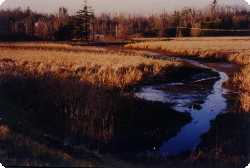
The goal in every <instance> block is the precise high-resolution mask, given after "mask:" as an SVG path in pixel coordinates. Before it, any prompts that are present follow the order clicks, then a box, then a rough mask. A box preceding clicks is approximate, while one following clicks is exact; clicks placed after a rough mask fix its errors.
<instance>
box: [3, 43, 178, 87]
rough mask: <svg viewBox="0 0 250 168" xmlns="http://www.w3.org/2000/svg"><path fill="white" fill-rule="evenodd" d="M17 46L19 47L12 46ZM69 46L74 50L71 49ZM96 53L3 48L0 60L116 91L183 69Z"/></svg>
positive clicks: (29, 69)
mask: <svg viewBox="0 0 250 168" xmlns="http://www.w3.org/2000/svg"><path fill="white" fill-rule="evenodd" d="M4 45H6V44H4ZM18 45H21V44H18ZM43 45H46V46H49V47H52V48H58V47H64V45H63V46H60V45H56V44H42V46H43ZM13 46H15V45H14V44H12V47H13ZM23 46H32V44H23ZM38 46H39V45H38ZM65 46H66V47H68V48H70V47H69V46H68V45H65ZM15 47H16V46H15ZM72 48H74V47H72ZM96 51H97V49H96V48H95V49H94V52H84V51H81V52H73V51H69V52H65V51H54V50H44V49H41V50H33V49H20V48H19V49H15V48H6V47H3V48H2V49H1V52H0V60H1V62H2V64H1V65H2V66H4V65H6V64H9V65H10V64H15V65H18V66H21V67H23V68H24V69H26V70H28V71H35V72H37V73H40V74H43V73H46V72H53V73H57V74H63V73H70V74H75V75H77V76H78V77H79V78H80V79H81V80H83V81H88V82H90V83H93V84H96V85H108V86H116V87H124V86H127V85H132V84H136V83H137V82H139V81H141V80H143V79H144V78H145V77H150V76H155V75H157V74H159V73H161V72H162V71H163V70H166V69H167V68H169V67H173V66H178V65H180V63H177V62H170V61H161V60H153V59H147V58H144V57H142V56H140V55H138V56H133V57H132V56H131V55H128V54H124V53H117V54H114V53H109V52H103V50H102V49H101V50H100V51H99V52H96ZM1 70H2V71H4V67H1Z"/></svg>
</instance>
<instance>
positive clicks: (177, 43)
mask: <svg viewBox="0 0 250 168" xmlns="http://www.w3.org/2000/svg"><path fill="white" fill-rule="evenodd" d="M126 47H127V48H133V49H149V50H155V51H161V52H167V53H169V54H171V53H172V54H176V55H178V56H186V57H188V56H191V57H194V58H199V59H205V60H209V61H218V60H219V61H226V62H231V63H234V64H238V65H239V66H240V67H241V68H240V72H235V75H234V77H233V79H232V80H231V81H232V84H233V85H234V86H235V87H236V88H238V91H239V92H240V96H239V97H240V98H239V100H240V107H239V109H240V111H245V112H250V76H249V73H250V38H249V37H235V38H233V37H231V38H228V37H227V38H224V37H223V38H215V37H213V38H177V39H174V40H170V41H151V42H150V41H148V42H141V43H134V44H128V45H126Z"/></svg>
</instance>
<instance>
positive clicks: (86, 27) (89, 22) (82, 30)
mask: <svg viewBox="0 0 250 168" xmlns="http://www.w3.org/2000/svg"><path fill="white" fill-rule="evenodd" d="M93 20H94V12H93V10H92V8H91V7H90V6H88V3H87V0H85V1H84V6H83V9H81V10H79V11H78V12H77V15H76V24H75V33H76V35H77V37H79V38H80V39H81V40H85V41H87V42H89V40H90V35H91V31H93Z"/></svg>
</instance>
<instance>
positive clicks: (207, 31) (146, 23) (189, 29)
mask: <svg viewBox="0 0 250 168" xmlns="http://www.w3.org/2000/svg"><path fill="white" fill-rule="evenodd" d="M0 22H1V24H0V39H2V40H4V39H7V40H10V39H12V38H13V39H14V40H17V39H19V38H20V39H22V40H24V39H32V40H35V39H37V40H85V41H91V40H114V39H128V38H135V37H176V36H178V37H180V36H184V37H190V36H225V35H250V30H249V29H250V12H249V11H247V10H245V9H240V8H236V7H235V8H234V7H220V6H218V5H217V1H216V0H214V1H213V3H212V4H211V5H210V6H209V7H207V9H206V10H198V9H192V8H184V9H182V10H180V11H175V12H171V13H169V12H167V11H166V12H162V13H158V14H151V15H148V16H144V15H129V14H128V15H124V14H110V13H103V14H100V15H95V14H94V11H93V9H92V8H91V7H90V6H88V4H87V2H85V3H84V5H83V8H82V9H81V10H79V11H78V12H77V13H76V14H75V15H69V14H68V11H67V9H66V8H64V7H62V8H60V9H59V12H58V13H57V14H53V15H52V14H50V15H49V14H47V15H45V14H40V13H36V12H33V11H32V10H30V9H26V10H21V9H15V10H2V11H0ZM234 30H235V31H234Z"/></svg>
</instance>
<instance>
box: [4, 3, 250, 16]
mask: <svg viewBox="0 0 250 168" xmlns="http://www.w3.org/2000/svg"><path fill="white" fill-rule="evenodd" d="M88 1H89V4H90V5H91V6H92V7H93V8H94V9H95V11H96V12H97V13H102V12H112V13H113V12H122V13H135V14H137V13H155V12H161V11H163V10H167V11H171V10H172V11H173V10H175V9H181V8H184V7H192V8H202V7H206V6H208V5H209V4H211V2H212V1H213V0H88ZM248 1H250V0H248ZM218 2H219V3H220V4H224V5H239V6H242V5H243V6H246V5H247V2H246V1H245V0H218ZM1 3H2V5H1V8H4V9H6V8H16V7H19V6H20V7H22V8H27V7H28V6H29V7H30V8H31V9H32V10H35V11H38V12H43V13H47V12H49V13H54V12H56V11H57V10H58V8H59V7H61V6H64V7H66V8H67V9H69V11H70V13H74V12H75V11H76V10H78V9H79V8H80V7H81V4H82V3H83V0H0V4H1Z"/></svg>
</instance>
